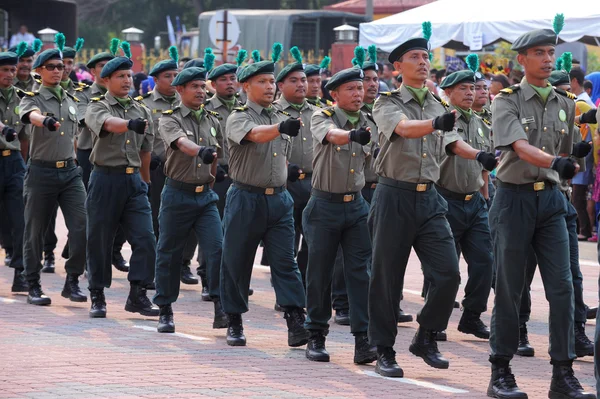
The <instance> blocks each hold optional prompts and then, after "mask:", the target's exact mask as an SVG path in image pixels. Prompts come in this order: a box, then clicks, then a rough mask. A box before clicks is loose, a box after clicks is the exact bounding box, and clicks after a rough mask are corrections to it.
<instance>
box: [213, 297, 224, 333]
mask: <svg viewBox="0 0 600 399" xmlns="http://www.w3.org/2000/svg"><path fill="white" fill-rule="evenodd" d="M213 302H214V304H215V319H214V320H213V328H227V315H226V314H225V312H224V311H223V306H221V301H220V300H219V298H215V299H213Z"/></svg>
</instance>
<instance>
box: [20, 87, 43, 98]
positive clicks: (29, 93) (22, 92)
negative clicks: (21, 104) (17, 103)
mask: <svg viewBox="0 0 600 399" xmlns="http://www.w3.org/2000/svg"><path fill="white" fill-rule="evenodd" d="M15 91H16V93H17V96H19V98H23V97H25V96H29V97H34V96H35V95H37V94H39V93H34V92H32V91H25V90H21V89H19V88H18V87H15Z"/></svg>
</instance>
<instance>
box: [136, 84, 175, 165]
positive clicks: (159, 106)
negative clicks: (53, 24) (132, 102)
mask: <svg viewBox="0 0 600 399" xmlns="http://www.w3.org/2000/svg"><path fill="white" fill-rule="evenodd" d="M175 98H176V99H175V101H173V103H170V102H168V101H167V100H165V98H164V97H163V95H162V94H160V93H159V92H158V90H156V89H155V90H152V91H151V92H149V93H147V94H146V95H145V96H143V97H142V96H140V97H136V100H140V99H141V101H142V102H143V103H144V105H145V106H146V107H148V109H149V110H150V112H151V113H152V123H153V124H154V132H155V134H156V137H155V140H154V149H153V150H152V152H153V153H154V154H155V155H157V156H158V157H159V158H160V160H161V161H162V162H163V163H164V162H165V160H166V159H167V152H166V151H167V148H166V145H165V142H164V141H163V140H162V138H161V136H160V132H159V131H158V121H159V120H160V118H161V117H162V113H163V112H164V111H167V110H170V109H175V108H176V107H178V106H179V105H180V104H181V98H180V97H179V93H177V92H175Z"/></svg>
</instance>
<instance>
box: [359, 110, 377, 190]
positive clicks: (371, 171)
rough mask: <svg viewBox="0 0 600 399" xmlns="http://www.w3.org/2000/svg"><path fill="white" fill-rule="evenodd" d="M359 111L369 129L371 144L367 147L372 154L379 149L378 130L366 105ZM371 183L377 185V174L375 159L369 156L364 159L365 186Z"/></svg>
mask: <svg viewBox="0 0 600 399" xmlns="http://www.w3.org/2000/svg"><path fill="white" fill-rule="evenodd" d="M361 111H363V113H364V114H365V116H366V120H367V126H368V127H370V128H371V142H370V143H369V144H367V145H368V146H369V147H370V148H369V152H370V153H371V154H374V153H375V149H377V148H379V129H377V125H376V124H375V120H374V119H373V114H372V113H371V110H370V109H369V108H368V107H367V106H366V105H363V106H362V108H361ZM373 183H377V173H375V158H373V157H372V156H371V157H368V158H367V159H366V163H365V184H373Z"/></svg>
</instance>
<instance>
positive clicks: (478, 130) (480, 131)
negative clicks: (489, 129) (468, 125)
mask: <svg viewBox="0 0 600 399" xmlns="http://www.w3.org/2000/svg"><path fill="white" fill-rule="evenodd" d="M477 133H479V135H480V136H481V138H484V137H483V130H481V128H480V127H479V128H477Z"/></svg>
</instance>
